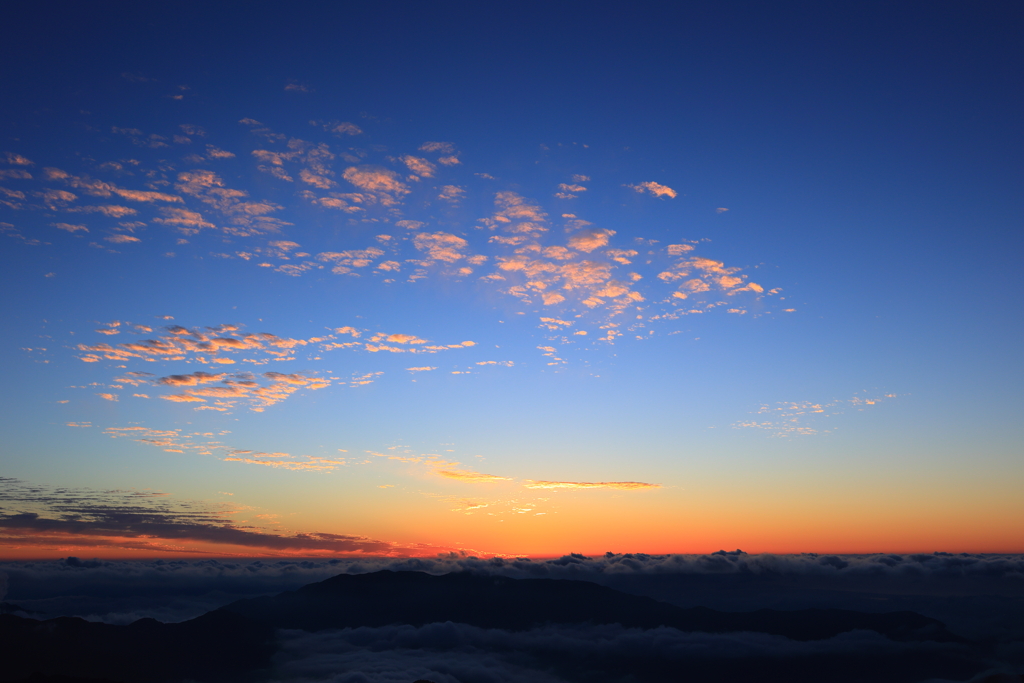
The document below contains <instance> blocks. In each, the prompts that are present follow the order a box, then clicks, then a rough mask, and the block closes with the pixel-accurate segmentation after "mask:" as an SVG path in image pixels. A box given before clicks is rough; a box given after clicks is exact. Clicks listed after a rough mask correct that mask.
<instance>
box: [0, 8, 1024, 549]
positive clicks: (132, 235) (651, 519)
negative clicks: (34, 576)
mask: <svg viewBox="0 0 1024 683" xmlns="http://www.w3.org/2000/svg"><path fill="white" fill-rule="evenodd" d="M53 9H54V6H50V5H46V4H44V5H41V6H34V7H27V6H26V7H17V8H14V9H12V10H11V11H10V12H9V14H10V15H11V17H12V18H11V22H10V26H12V27H14V30H12V31H10V35H9V37H8V38H7V39H5V42H4V44H3V45H2V46H0V50H2V51H3V53H2V60H0V61H2V63H3V64H4V65H5V66H4V68H3V70H2V72H0V87H2V91H3V92H4V93H5V97H4V100H5V102H4V104H3V106H2V107H0V134H2V144H0V244H2V247H0V258H2V264H3V265H2V268H0V278H2V280H0V281H2V287H3V291H4V293H5V296H4V306H3V309H4V319H5V320H6V321H7V324H5V325H4V327H3V331H2V334H0V349H2V358H3V359H4V360H3V362H4V371H3V377H4V382H5V389H6V390H5V391H4V392H3V397H4V398H3V410H2V411H0V420H2V425H3V433H4V440H3V442H2V461H0V464H2V469H0V476H2V477H3V478H2V480H0V483H2V487H0V556H2V557H4V558H5V559H31V558H57V557H64V556H67V555H69V554H70V555H76V556H85V557H94V556H95V557H107V558H161V557H200V556H207V557H264V556H267V557H282V556H283V557H293V556H298V557H309V556H318V557H319V556H324V557H335V556H392V557H403V556H436V555H437V554H438V553H451V552H455V553H456V554H460V555H478V556H485V557H489V556H533V557H555V556H560V555H563V554H566V553H569V552H580V553H603V552H605V551H612V552H617V553H624V552H630V553H632V552H643V553H707V552H712V551H715V550H718V549H722V548H724V549H730V550H731V549H734V548H742V549H743V550H744V551H747V552H752V553H801V552H818V553H881V552H884V553H892V552H898V553H913V552H931V551H939V550H941V551H948V552H970V553H995V552H1000V553H1007V552H1024V547H1022V545H1021V539H1022V538H1024V503H1022V502H1021V497H1020V495H1019V491H1020V488H1021V485H1022V484H1024V465H1022V462H1024V459H1022V457H1021V456H1022V452H1021V445H1020V444H1021V443H1022V436H1024V434H1022V431H1024V430H1022V428H1021V425H1020V419H1019V413H1020V409H1021V407H1022V402H1021V397H1020V386H1021V380H1022V362H1021V354H1020V344H1021V337H1022V334H1021V333H1022V331H1024V324H1022V319H1021V307H1020V303H1019V301H1018V298H1019V292H1020V288H1021V284H1022V281H1021V280H1022V277H1021V272H1020V268H1019V262H1020V257H1019V254H1020V248H1021V246H1022V242H1024V240H1022V237H1021V229H1020V225H1021V217H1022V216H1021V213H1022V212H1021V208H1022V199H1021V191H1020V181H1021V166H1020V159H1021V154H1020V153H1021V142H1022V135H1021V130H1020V126H1019V122H1020V118H1021V114H1022V111H1021V109H1022V106H1021V105H1022V101H1024V98H1022V92H1021V83H1024V78H1022V74H1021V73H1020V71H1021V64H1024V59H1022V58H1024V55H1022V54H1021V52H1022V51H1024V48H1022V45H1021V43H1020V41H1019V35H1020V29H1021V19H1022V17H1021V11H1020V9H1019V8H1016V7H1011V6H1010V5H1009V4H1006V3H975V4H971V5H970V6H968V5H964V4H962V3H943V2H939V3H934V2H933V3H919V2H909V3H901V4H900V5H899V6H896V7H893V6H891V5H890V4H887V3H873V2H866V3H857V4H856V5H851V6H838V5H834V4H830V3H810V2H807V3H804V2H784V3H778V4H775V5H772V6H767V5H763V4H761V3H746V2H715V3H710V2H690V3H671V4H668V3H639V4H636V5H631V6H630V8H629V11H628V12H613V11H610V10H598V11H595V10H594V9H593V7H592V6H589V5H585V4H582V3H572V2H563V3H555V4H553V5H550V4H540V3H530V2H525V3H504V4H502V3H488V4H477V3H465V2H448V3H438V4H419V3H401V2H380V3H373V4H368V5H355V4H349V3H344V4H334V3H294V4H291V5H289V6H288V7H283V6H281V5H279V4H277V3H260V2H257V3H247V4H246V5H245V7H244V8H242V7H241V6H237V5H229V4H224V5H218V6H215V7H212V8H211V7H209V6H207V5H203V4H199V3H178V4H176V5H174V7H173V8H170V7H155V6H154V7H139V6H136V5H135V4H128V3H120V2H107V3H92V4H89V5H88V6H79V7H70V8H69V7H67V6H65V5H61V12H60V13H56V12H53V11H52V10H53Z"/></svg>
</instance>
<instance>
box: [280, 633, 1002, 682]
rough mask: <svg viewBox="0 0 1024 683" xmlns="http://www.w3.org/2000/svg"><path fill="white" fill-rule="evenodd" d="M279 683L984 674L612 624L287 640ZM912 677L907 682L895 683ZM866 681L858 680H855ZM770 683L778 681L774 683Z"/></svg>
mask: <svg viewBox="0 0 1024 683" xmlns="http://www.w3.org/2000/svg"><path fill="white" fill-rule="evenodd" d="M281 641H282V649H281V651H280V652H279V653H278V654H277V655H276V657H275V663H276V667H275V671H274V674H273V678H274V680H276V681H282V682H283V681H297V680H301V681H332V682H333V683H392V682H394V683H398V682H400V681H401V682H404V683H407V682H408V681H414V680H417V679H427V680H431V681H434V682H435V683H519V682H520V681H522V682H523V683H526V682H528V681H530V682H540V683H549V682H552V683H553V682H555V681H583V680H586V681H592V682H603V681H619V680H624V679H626V680H636V681H654V680H658V681H660V680H678V679H679V675H680V672H682V671H685V672H687V679H690V680H711V678H708V677H709V676H712V677H713V679H714V680H719V681H739V680H744V681H747V680H758V679H759V678H763V677H764V676H765V675H766V674H771V675H773V676H778V675H783V676H785V680H787V681H789V683H801V682H803V681H807V682H808V683H809V682H810V681H814V682H815V683H818V681H822V680H829V681H846V680H868V679H870V680H874V681H880V682H881V681H897V680H923V679H925V678H927V677H929V676H934V675H935V674H937V673H948V674H953V675H959V676H960V677H961V680H963V679H965V678H967V677H969V676H971V675H973V674H975V673H976V672H978V671H979V670H980V669H983V668H985V665H984V664H983V663H979V662H978V661H977V660H976V659H975V657H974V656H973V655H971V654H970V652H969V651H968V649H967V648H961V647H952V648H951V647H949V646H948V645H947V646H945V647H943V646H939V645H937V644H934V643H896V642H893V641H891V640H888V639H886V638H884V637H882V636H879V635H878V634H876V633H872V632H867V631H854V632H850V633H845V634H842V635H840V636H837V637H835V638H832V639H829V640H826V641H814V642H796V641H792V640H788V639H786V638H782V637H778V636H769V635H764V634H757V633H729V634H707V633H684V632H682V631H678V630H676V629H672V628H658V629H651V630H647V631H643V630H639V629H626V628H623V627H621V626H618V625H604V626H548V627H544V628H537V629H533V630H530V631H525V632H509V631H504V630H498V629H481V628H477V627H474V626H468V625H465V624H453V623H451V622H447V623H435V624H427V625H425V626H422V627H419V628H415V627H412V626H389V627H384V628H356V629H343V630H338V631H324V632H319V633H313V634H311V633H305V632H302V631H284V632H282V634H281ZM908 673H909V674H911V676H913V678H912V679H905V678H900V676H902V675H904V674H908ZM861 674H865V675H868V678H867V679H863V678H862V679H857V676H858V675H861ZM772 680H775V679H774V678H773V679H772Z"/></svg>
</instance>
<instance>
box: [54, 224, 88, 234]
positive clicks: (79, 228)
mask: <svg viewBox="0 0 1024 683" xmlns="http://www.w3.org/2000/svg"><path fill="white" fill-rule="evenodd" d="M51 225H53V227H55V228H57V229H58V230H64V231H65V232H89V228H87V227H85V226H84V225H75V224H72V223H52V224H51Z"/></svg>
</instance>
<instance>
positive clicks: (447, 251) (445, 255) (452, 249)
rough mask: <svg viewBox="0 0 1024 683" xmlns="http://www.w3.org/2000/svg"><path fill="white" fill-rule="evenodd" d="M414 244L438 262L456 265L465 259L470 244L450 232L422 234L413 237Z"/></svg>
mask: <svg viewBox="0 0 1024 683" xmlns="http://www.w3.org/2000/svg"><path fill="white" fill-rule="evenodd" d="M413 244H414V245H415V247H416V248H417V249H419V250H420V251H424V252H426V253H427V256H428V257H429V258H432V259H436V260H438V261H444V262H446V263H454V262H455V261H458V260H459V259H462V258H465V256H466V254H465V253H464V250H465V249H466V248H467V247H468V246H469V242H467V241H466V240H464V239H463V238H461V237H459V236H457V235H453V234H451V233H448V232H435V233H429V232H420V233H416V235H415V237H413Z"/></svg>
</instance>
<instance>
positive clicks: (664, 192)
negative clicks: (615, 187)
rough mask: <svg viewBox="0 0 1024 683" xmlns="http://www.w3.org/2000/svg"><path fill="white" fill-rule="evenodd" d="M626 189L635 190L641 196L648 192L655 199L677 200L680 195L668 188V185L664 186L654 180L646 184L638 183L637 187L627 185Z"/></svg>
mask: <svg viewBox="0 0 1024 683" xmlns="http://www.w3.org/2000/svg"><path fill="white" fill-rule="evenodd" d="M626 187H628V188H630V189H632V190H635V191H636V192H639V193H640V194H643V193H644V192H646V193H648V194H650V195H653V196H655V197H671V198H675V197H676V196H677V195H678V193H677V192H676V191H675V190H673V189H672V188H671V187H668V186H667V185H662V184H661V183H656V182H654V181H652V180H649V181H647V182H645V183H637V184H636V185H626Z"/></svg>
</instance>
